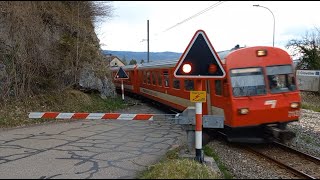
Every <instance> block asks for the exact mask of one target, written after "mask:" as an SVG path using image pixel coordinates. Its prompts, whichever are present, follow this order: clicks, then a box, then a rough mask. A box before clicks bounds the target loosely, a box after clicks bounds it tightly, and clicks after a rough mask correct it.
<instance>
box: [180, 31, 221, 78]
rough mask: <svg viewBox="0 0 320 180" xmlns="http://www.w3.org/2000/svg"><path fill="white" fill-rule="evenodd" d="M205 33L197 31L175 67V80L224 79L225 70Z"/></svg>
mask: <svg viewBox="0 0 320 180" xmlns="http://www.w3.org/2000/svg"><path fill="white" fill-rule="evenodd" d="M221 64H222V63H221V60H220V58H219V56H218V54H217V53H216V51H215V50H214V48H213V46H212V44H211V43H210V41H209V39H208V37H207V35H206V33H205V32H204V31H203V30H198V31H196V33H195V34H194V36H193V38H192V40H191V41H190V43H189V45H188V46H187V48H186V49H185V51H184V53H183V54H182V56H181V57H180V59H179V61H178V63H177V64H176V66H175V70H174V76H175V77H176V78H203V79H208V78H224V77H225V74H226V73H225V70H224V69H223V66H222V65H221Z"/></svg>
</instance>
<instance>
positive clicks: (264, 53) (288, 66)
mask: <svg viewBox="0 0 320 180" xmlns="http://www.w3.org/2000/svg"><path fill="white" fill-rule="evenodd" d="M217 54H218V56H219V57H220V60H221V62H222V66H223V68H224V70H225V72H226V76H225V77H224V78H223V79H212V80H203V83H202V84H203V89H204V90H205V91H206V93H207V100H206V102H204V103H202V106H203V107H202V109H203V115H220V116H221V117H223V118H224V127H223V128H222V129H215V128H205V127H203V136H207V137H211V136H212V135H213V134H214V133H216V132H219V133H220V134H223V135H224V136H225V137H226V138H227V140H228V141H230V142H242V143H243V142H244V143H265V142H270V141H274V140H282V141H284V140H290V139H292V138H293V137H294V136H295V134H294V133H293V132H291V131H289V130H288V129H287V128H286V126H287V124H288V123H291V122H294V121H298V120H299V117H300V108H301V97H300V91H299V89H298V87H297V83H296V76H295V70H294V66H293V62H292V59H291V57H290V55H289V54H288V53H287V52H286V51H284V50H282V49H280V48H276V47H269V46H255V47H238V48H233V49H231V50H226V51H221V52H217ZM177 62H178V59H176V60H163V61H155V62H150V63H144V64H137V65H128V66H122V69H123V70H125V72H126V73H127V74H128V76H129V78H128V79H127V80H123V83H124V90H125V93H126V94H128V93H130V94H134V95H137V96H139V97H143V98H148V99H151V100H153V101H155V102H159V103H161V104H163V105H166V106H169V107H171V108H173V109H175V110H178V111H184V110H185V109H186V108H188V107H191V106H194V103H193V102H190V99H189V98H190V91H193V90H194V85H195V82H194V80H193V79H188V78H185V79H180V78H179V79H177V78H175V77H174V75H173V71H174V67H175V65H176V64H177ZM118 69H119V68H118V67H113V68H111V72H112V74H113V77H114V76H115V74H116V73H117V71H118ZM114 84H115V86H116V88H117V90H119V89H120V87H121V83H120V81H119V80H114Z"/></svg>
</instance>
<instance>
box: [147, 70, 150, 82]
mask: <svg viewBox="0 0 320 180" xmlns="http://www.w3.org/2000/svg"><path fill="white" fill-rule="evenodd" d="M150 83H151V76H150V71H147V84H150Z"/></svg>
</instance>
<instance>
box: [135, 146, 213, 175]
mask: <svg viewBox="0 0 320 180" xmlns="http://www.w3.org/2000/svg"><path fill="white" fill-rule="evenodd" d="M181 148H182V147H179V148H175V149H173V150H169V151H168V152H167V154H166V155H165V157H164V158H163V159H161V160H160V162H159V163H157V164H155V165H152V166H149V167H148V168H147V170H145V171H143V172H142V173H141V174H139V175H138V179H219V178H218V175H217V174H215V173H214V172H213V171H212V170H211V169H210V168H209V167H207V166H206V165H205V164H200V163H199V162H197V161H195V160H191V159H188V158H180V157H179V151H180V150H181Z"/></svg>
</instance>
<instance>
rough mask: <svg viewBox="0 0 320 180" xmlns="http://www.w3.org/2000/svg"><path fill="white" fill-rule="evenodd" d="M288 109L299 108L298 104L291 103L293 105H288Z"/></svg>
mask: <svg viewBox="0 0 320 180" xmlns="http://www.w3.org/2000/svg"><path fill="white" fill-rule="evenodd" d="M290 107H291V108H299V107H300V104H299V103H298V102H293V103H291V104H290Z"/></svg>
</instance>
